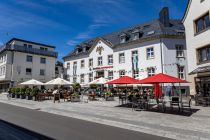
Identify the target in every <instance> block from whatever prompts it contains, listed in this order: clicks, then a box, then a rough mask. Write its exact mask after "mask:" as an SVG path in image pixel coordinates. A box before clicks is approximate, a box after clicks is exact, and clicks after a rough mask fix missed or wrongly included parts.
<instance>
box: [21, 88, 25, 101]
mask: <svg viewBox="0 0 210 140" xmlns="http://www.w3.org/2000/svg"><path fill="white" fill-rule="evenodd" d="M25 92H26V88H21V89H20V99H25V98H26V94H25Z"/></svg>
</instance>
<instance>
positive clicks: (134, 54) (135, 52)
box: [131, 51, 139, 78]
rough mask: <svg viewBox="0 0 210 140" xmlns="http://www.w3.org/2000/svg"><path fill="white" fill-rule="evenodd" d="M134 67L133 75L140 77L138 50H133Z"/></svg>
mask: <svg viewBox="0 0 210 140" xmlns="http://www.w3.org/2000/svg"><path fill="white" fill-rule="evenodd" d="M131 59H132V69H133V77H134V78H136V77H139V70H138V59H139V58H138V51H132V58H131Z"/></svg>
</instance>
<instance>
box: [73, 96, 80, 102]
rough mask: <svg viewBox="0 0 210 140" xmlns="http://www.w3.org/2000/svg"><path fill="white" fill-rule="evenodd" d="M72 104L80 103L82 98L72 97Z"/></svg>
mask: <svg viewBox="0 0 210 140" xmlns="http://www.w3.org/2000/svg"><path fill="white" fill-rule="evenodd" d="M71 102H80V97H71Z"/></svg>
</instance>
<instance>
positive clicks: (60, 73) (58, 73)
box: [55, 61, 65, 78]
mask: <svg viewBox="0 0 210 140" xmlns="http://www.w3.org/2000/svg"><path fill="white" fill-rule="evenodd" d="M64 73H65V70H64V67H63V63H62V62H60V61H57V62H56V64H55V77H56V78H58V77H59V78H64Z"/></svg>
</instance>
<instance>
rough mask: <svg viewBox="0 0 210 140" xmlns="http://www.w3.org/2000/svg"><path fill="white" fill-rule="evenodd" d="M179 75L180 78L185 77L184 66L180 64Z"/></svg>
mask: <svg viewBox="0 0 210 140" xmlns="http://www.w3.org/2000/svg"><path fill="white" fill-rule="evenodd" d="M178 77H179V78H180V79H185V72H184V66H178Z"/></svg>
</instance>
